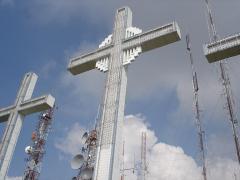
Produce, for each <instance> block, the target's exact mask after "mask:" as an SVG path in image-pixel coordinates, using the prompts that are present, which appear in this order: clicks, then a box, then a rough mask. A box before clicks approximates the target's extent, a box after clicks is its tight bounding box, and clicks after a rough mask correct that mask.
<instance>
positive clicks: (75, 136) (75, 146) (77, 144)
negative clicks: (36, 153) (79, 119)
mask: <svg viewBox="0 0 240 180" xmlns="http://www.w3.org/2000/svg"><path fill="white" fill-rule="evenodd" d="M66 132H67V133H66V137H64V138H60V139H58V140H57V141H56V142H55V147H56V148H57V149H58V150H60V151H61V152H63V153H65V154H67V155H72V156H73V155H76V154H78V153H79V152H80V150H81V147H82V141H81V139H82V135H83V133H84V132H85V131H84V128H82V127H81V126H80V125H79V124H78V123H75V124H74V125H73V126H72V127H71V128H70V129H67V130H66Z"/></svg>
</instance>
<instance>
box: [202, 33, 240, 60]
mask: <svg viewBox="0 0 240 180" xmlns="http://www.w3.org/2000/svg"><path fill="white" fill-rule="evenodd" d="M203 50H204V54H205V56H206V58H207V60H208V62H209V63H212V62H216V61H220V60H222V59H226V58H229V57H233V56H237V55H239V54H240V33H238V34H235V35H233V36H228V37H226V38H224V39H221V40H218V41H216V42H212V43H210V44H206V45H204V47H203Z"/></svg>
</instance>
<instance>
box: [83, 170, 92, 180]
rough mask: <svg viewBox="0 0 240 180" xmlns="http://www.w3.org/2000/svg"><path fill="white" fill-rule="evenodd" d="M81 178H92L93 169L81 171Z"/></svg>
mask: <svg viewBox="0 0 240 180" xmlns="http://www.w3.org/2000/svg"><path fill="white" fill-rule="evenodd" d="M80 175H81V178H82V179H83V180H89V179H91V178H92V176H93V168H85V169H83V170H82V171H81V174H80Z"/></svg>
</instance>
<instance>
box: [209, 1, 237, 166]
mask: <svg viewBox="0 0 240 180" xmlns="http://www.w3.org/2000/svg"><path fill="white" fill-rule="evenodd" d="M205 4H206V7H207V14H208V15H207V16H208V29H209V36H210V39H211V41H214V42H217V41H218V39H219V37H218V34H217V31H216V27H215V24H214V20H213V15H212V11H211V8H210V4H209V2H208V0H205ZM226 64H227V61H226V60H222V61H220V62H219V65H220V72H221V76H220V79H221V81H222V85H223V89H224V95H225V97H226V108H227V110H228V114H229V120H230V123H231V127H232V131H233V137H234V143H235V148H236V153H237V159H238V163H239V164H240V146H239V140H238V135H237V127H238V120H237V116H236V110H235V107H234V98H233V95H232V90H231V82H230V79H229V76H228V72H227V69H226Z"/></svg>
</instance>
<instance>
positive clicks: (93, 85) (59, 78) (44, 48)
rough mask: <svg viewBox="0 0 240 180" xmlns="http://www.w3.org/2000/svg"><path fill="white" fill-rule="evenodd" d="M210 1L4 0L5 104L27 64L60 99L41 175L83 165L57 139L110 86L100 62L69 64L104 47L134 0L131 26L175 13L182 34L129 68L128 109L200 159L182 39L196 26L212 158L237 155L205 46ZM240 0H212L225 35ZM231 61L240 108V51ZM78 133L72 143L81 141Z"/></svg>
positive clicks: (62, 174)
mask: <svg viewBox="0 0 240 180" xmlns="http://www.w3.org/2000/svg"><path fill="white" fill-rule="evenodd" d="M203 2H204V1H203V0H202V1H201V0H198V1H197V0H191V1H190V0H182V1H181V2H180V1H178V0H168V1H166V0H150V1H144V0H139V1H134V0H131V1H125V0H119V1H108V0H103V1H101V2H99V1H97V0H89V1H86V2H85V1H78V0H68V1H65V0H41V1H39V0H31V1H30V0H22V1H21V2H20V1H15V0H0V23H1V24H0V62H1V71H0V82H1V88H0V92H1V93H0V99H1V101H0V107H5V106H8V105H11V104H12V103H13V102H14V98H15V96H16V93H17V90H18V86H19V84H20V81H21V79H22V78H23V75H24V74H25V73H26V72H28V71H34V72H35V73H37V74H38V75H39V79H38V82H37V86H36V88H35V92H34V96H39V95H42V94H47V93H51V94H52V95H53V96H55V97H56V102H57V106H58V107H59V108H58V110H57V111H56V112H55V122H54V125H53V131H52V133H51V134H50V135H49V140H48V145H47V153H46V156H45V157H44V164H43V169H42V175H41V179H42V180H52V179H59V180H65V179H70V178H71V177H72V176H73V175H74V174H76V172H75V171H73V170H71V168H70V164H69V161H70V160H71V156H72V155H71V152H70V151H66V152H64V151H63V150H62V149H61V148H59V146H57V145H56V144H58V145H59V144H60V146H61V145H64V143H61V141H62V142H66V141H67V137H68V135H69V133H70V132H72V130H76V128H74V127H79V128H80V127H84V128H91V124H92V123H94V119H95V116H96V114H97V109H98V104H99V103H100V101H101V96H102V94H103V88H104V77H105V75H104V74H102V73H100V72H98V71H97V70H93V71H90V72H87V73H84V74H82V75H80V76H77V77H73V76H72V75H70V73H68V72H67V70H66V67H67V64H68V62H69V58H70V57H71V56H74V55H79V54H80V53H82V52H86V51H88V50H89V51H90V50H93V49H95V48H97V46H98V44H100V43H101V41H102V40H104V38H105V37H107V35H108V34H110V33H111V31H112V26H113V21H114V14H115V11H116V9H117V8H119V7H121V6H123V5H127V6H130V7H131V9H132V11H133V25H134V26H136V27H138V28H141V29H143V30H144V31H145V30H147V29H150V28H154V27H156V26H161V25H164V24H167V23H169V22H172V21H174V20H176V21H177V22H178V23H179V25H180V28H181V30H182V41H181V42H178V43H175V44H171V45H169V46H166V47H163V48H160V49H156V50H154V51H151V52H149V53H146V54H142V55H141V56H140V57H139V58H138V59H137V60H136V62H134V63H133V64H132V65H131V66H130V67H129V76H128V90H127V99H126V110H125V111H126V113H125V114H126V115H136V114H141V118H143V119H145V121H146V124H149V125H150V126H149V127H148V128H149V129H150V130H151V132H155V135H156V138H158V141H159V142H164V143H166V144H168V145H171V146H174V147H175V146H176V147H177V146H179V147H181V148H182V149H183V150H184V152H185V154H186V155H188V156H189V157H192V158H193V159H195V160H196V161H198V147H197V140H196V138H197V137H196V131H195V126H194V123H193V115H192V86H191V69H190V65H189V59H188V54H187V53H186V45H185V41H184V39H185V35H186V33H187V32H190V34H191V37H192V48H193V54H194V59H195V64H196V69H197V71H198V74H199V75H198V76H199V83H200V103H201V109H202V110H203V112H202V114H203V121H204V126H205V128H206V136H207V143H208V154H209V159H214V158H226V159H228V160H229V161H230V160H231V159H232V160H233V161H235V155H234V149H233V145H232V139H231V131H230V126H229V124H228V122H227V116H226V113H225V111H224V110H223V104H224V99H223V97H222V95H221V94H222V89H221V86H220V83H219V81H218V79H219V77H218V66H217V65H214V64H211V65H210V64H208V63H207V61H206V59H205V58H204V56H203V52H202V44H203V43H206V42H208V40H209V37H208V31H207V24H206V17H205V9H204V4H203ZM239 6H240V3H239V1H237V0H230V1H228V2H225V1H223V0H220V1H218V2H215V1H214V2H213V3H212V7H213V10H214V15H215V21H216V26H217V29H219V30H218V32H219V34H220V36H222V37H223V36H226V35H228V34H234V33H236V32H239V31H240V25H239V24H238V23H236V22H237V20H238V19H239V16H240V14H239V11H238V10H239ZM229 12H231V13H229ZM229 62H230V63H229V72H230V77H231V79H232V86H233V93H234V95H235V97H236V108H237V109H239V95H240V94H239V90H240V86H239V84H238V77H239V73H240V70H239V66H240V62H239V58H237V57H235V58H231V59H229ZM238 114H239V113H238ZM141 118H140V119H141ZM36 122H37V114H36V115H31V116H28V117H26V118H25V123H24V127H23V130H22V132H21V136H20V137H19V142H18V144H17V148H16V151H15V155H14V158H13V161H12V164H11V168H10V171H9V176H12V177H13V176H21V175H22V174H23V171H24V167H25V162H24V158H25V157H26V154H24V148H25V147H26V146H27V145H28V144H29V143H30V136H31V132H32V131H33V130H34V128H35V125H36ZM76 138H77V137H76ZM139 138H140V137H139ZM77 142H78V141H77V140H76V143H74V141H73V144H69V146H74V147H75V146H77V145H76V144H77ZM166 164H167V163H166ZM214 172H215V171H214ZM216 172H218V171H216ZM159 179H160V178H159ZM163 180H164V179H163ZM179 180H180V179H179Z"/></svg>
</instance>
